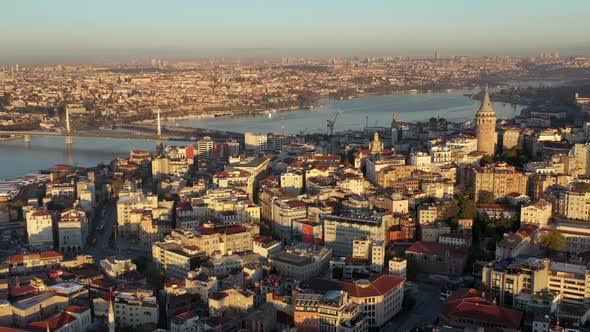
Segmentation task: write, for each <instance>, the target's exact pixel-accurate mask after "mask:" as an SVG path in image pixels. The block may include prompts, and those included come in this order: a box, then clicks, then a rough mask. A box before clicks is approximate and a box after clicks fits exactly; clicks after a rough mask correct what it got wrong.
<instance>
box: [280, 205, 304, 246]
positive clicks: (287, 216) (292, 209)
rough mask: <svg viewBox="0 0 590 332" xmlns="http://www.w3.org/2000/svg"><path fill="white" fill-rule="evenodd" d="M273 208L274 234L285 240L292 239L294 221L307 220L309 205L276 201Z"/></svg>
mask: <svg viewBox="0 0 590 332" xmlns="http://www.w3.org/2000/svg"><path fill="white" fill-rule="evenodd" d="M272 208H273V213H272V215H273V217H272V223H271V227H272V231H273V234H275V235H276V236H278V237H279V238H280V239H283V240H284V239H290V238H291V237H292V228H293V221H294V220H298V219H301V218H307V203H305V202H303V201H300V200H296V199H291V200H275V201H274V204H273V207H272Z"/></svg>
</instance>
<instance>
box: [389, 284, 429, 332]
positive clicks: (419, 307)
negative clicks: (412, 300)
mask: <svg viewBox="0 0 590 332" xmlns="http://www.w3.org/2000/svg"><path fill="white" fill-rule="evenodd" d="M418 289H419V291H418V294H417V296H416V305H415V306H414V309H413V310H411V311H408V312H403V313H402V314H400V315H399V317H398V318H397V319H395V320H394V321H393V323H392V324H391V325H389V326H388V327H386V328H385V329H384V330H385V331H398V332H406V331H411V330H412V329H415V328H422V327H424V326H426V325H429V324H432V323H433V322H434V321H435V320H436V319H437V317H438V314H439V310H440V301H439V298H440V287H439V286H438V285H430V284H424V283H420V284H418Z"/></svg>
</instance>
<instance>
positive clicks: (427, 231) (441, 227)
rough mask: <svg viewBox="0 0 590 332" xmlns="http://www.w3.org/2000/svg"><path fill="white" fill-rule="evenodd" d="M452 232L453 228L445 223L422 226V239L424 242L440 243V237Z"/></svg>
mask: <svg viewBox="0 0 590 332" xmlns="http://www.w3.org/2000/svg"><path fill="white" fill-rule="evenodd" d="M450 232H451V227H450V226H449V225H448V224H447V223H444V222H437V223H432V224H427V225H422V224H420V238H421V239H422V241H424V242H438V238H439V236H441V235H443V234H448V233H450Z"/></svg>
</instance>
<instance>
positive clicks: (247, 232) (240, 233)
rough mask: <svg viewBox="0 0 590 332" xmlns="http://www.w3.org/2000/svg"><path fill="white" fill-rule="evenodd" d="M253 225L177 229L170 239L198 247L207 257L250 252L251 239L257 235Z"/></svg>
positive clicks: (210, 224)
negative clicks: (216, 253)
mask: <svg viewBox="0 0 590 332" xmlns="http://www.w3.org/2000/svg"><path fill="white" fill-rule="evenodd" d="M259 232H260V231H259V227H258V226H257V225H255V224H247V225H217V224H212V223H206V224H203V225H201V226H198V227H195V228H177V229H174V230H172V232H171V233H170V237H171V238H172V239H175V241H179V243H182V244H183V245H188V246H195V247H198V248H199V250H200V251H202V252H204V253H205V254H207V255H209V256H210V255H212V254H213V253H214V252H220V253H221V254H222V255H226V254H228V253H230V252H233V253H240V252H246V251H252V246H253V244H252V239H253V238H254V237H255V236H257V235H258V234H259Z"/></svg>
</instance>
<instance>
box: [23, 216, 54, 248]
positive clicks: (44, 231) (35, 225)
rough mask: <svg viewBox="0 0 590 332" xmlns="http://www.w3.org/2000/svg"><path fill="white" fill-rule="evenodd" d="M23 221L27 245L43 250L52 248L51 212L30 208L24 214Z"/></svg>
mask: <svg viewBox="0 0 590 332" xmlns="http://www.w3.org/2000/svg"><path fill="white" fill-rule="evenodd" d="M25 219H26V224H27V238H28V242H29V244H30V245H32V246H34V247H39V248H43V249H50V248H53V219H52V215H51V212H49V211H45V210H37V209H35V208H31V209H28V210H27V211H26V212H25Z"/></svg>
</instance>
